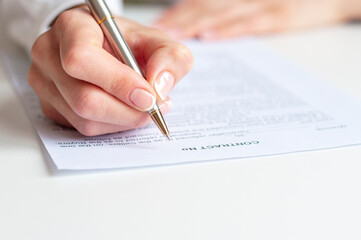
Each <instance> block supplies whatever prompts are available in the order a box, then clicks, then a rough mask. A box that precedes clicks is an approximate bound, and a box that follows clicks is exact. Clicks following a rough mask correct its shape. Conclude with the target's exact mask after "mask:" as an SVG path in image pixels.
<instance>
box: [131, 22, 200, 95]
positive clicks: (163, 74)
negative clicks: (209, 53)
mask: <svg viewBox="0 0 361 240" xmlns="http://www.w3.org/2000/svg"><path fill="white" fill-rule="evenodd" d="M133 24H135V23H131V22H130V23H129V24H127V26H128V27H127V28H124V36H125V38H126V40H127V42H128V44H129V47H130V48H131V49H133V53H134V55H135V56H136V58H137V59H139V60H140V61H138V62H139V63H140V65H141V66H142V68H143V70H144V73H145V76H146V79H147V81H148V82H149V84H150V85H151V86H153V87H154V89H155V91H156V93H157V96H158V100H164V99H165V98H166V97H167V96H168V93H169V92H170V91H171V89H173V87H174V86H175V85H176V84H177V82H178V81H179V80H180V79H181V78H182V77H183V76H184V75H185V74H187V73H188V72H189V71H190V69H191V68H192V66H193V55H192V53H191V52H190V50H189V49H188V48H187V47H185V46H184V45H182V44H180V43H178V42H176V41H174V40H172V39H170V38H169V37H168V36H167V35H166V34H164V33H163V32H162V31H160V30H157V29H152V28H142V27H141V26H140V25H133ZM139 29H141V30H139Z"/></svg>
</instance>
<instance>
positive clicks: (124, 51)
mask: <svg viewBox="0 0 361 240" xmlns="http://www.w3.org/2000/svg"><path fill="white" fill-rule="evenodd" d="M85 2H86V4H87V5H88V7H89V9H90V11H91V12H92V14H93V17H94V18H95V20H96V21H97V22H98V24H99V25H100V27H101V29H102V30H103V33H104V35H105V37H106V38H107V40H108V41H109V43H110V45H111V47H112V49H113V51H114V53H115V54H116V55H117V57H118V59H119V60H120V61H122V62H123V63H125V64H127V65H128V66H129V67H131V68H132V69H134V71H136V72H137V73H138V74H139V75H141V76H142V77H143V78H145V76H144V74H143V72H142V70H141V69H140V68H139V66H138V63H137V61H136V60H135V58H134V56H133V54H132V52H131V51H130V49H129V46H128V44H127V43H126V42H125V40H124V37H123V35H122V34H121V32H120V30H119V28H118V26H117V24H116V23H115V21H114V19H113V18H114V17H113V15H112V14H111V12H110V10H109V7H108V6H107V4H106V3H105V1H104V0H85ZM148 114H149V116H150V117H151V118H152V120H153V121H154V123H155V124H156V125H157V126H158V128H159V130H160V131H161V132H162V134H163V135H164V136H166V137H167V138H168V139H170V138H169V130H168V127H167V125H166V123H165V121H164V118H163V115H162V113H161V111H160V109H159V106H158V104H157V103H156V104H155V105H154V108H153V109H151V110H149V111H148Z"/></svg>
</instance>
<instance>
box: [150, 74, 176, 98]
mask: <svg viewBox="0 0 361 240" xmlns="http://www.w3.org/2000/svg"><path fill="white" fill-rule="evenodd" d="M173 85H174V77H173V75H172V74H170V72H168V71H164V72H161V73H160V74H159V75H158V77H157V79H156V80H155V82H154V89H155V91H156V92H157V94H158V96H159V97H160V99H162V100H164V99H166V97H167V96H168V94H169V92H170V91H171V90H172V88H173Z"/></svg>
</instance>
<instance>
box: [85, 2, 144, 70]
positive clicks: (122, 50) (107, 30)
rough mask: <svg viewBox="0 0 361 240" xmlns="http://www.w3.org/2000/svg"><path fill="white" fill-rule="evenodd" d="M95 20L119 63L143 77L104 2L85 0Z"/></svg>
mask: <svg viewBox="0 0 361 240" xmlns="http://www.w3.org/2000/svg"><path fill="white" fill-rule="evenodd" d="M85 2H86V4H87V5H88V7H89V9H90V11H91V12H92V14H93V16H94V18H95V20H96V21H97V22H98V24H99V25H100V27H101V28H102V30H103V33H104V35H105V37H106V39H107V40H108V42H109V44H110V46H111V47H112V49H113V51H114V53H115V54H116V56H117V57H118V59H119V60H120V61H122V62H123V63H125V64H126V65H128V66H129V67H131V68H132V69H133V70H134V71H136V72H137V73H138V74H139V75H141V76H142V77H144V74H143V72H142V70H141V69H140V67H139V65H138V63H137V61H136V60H135V58H134V56H133V54H132V52H131V51H130V49H129V46H128V44H127V43H126V41H125V39H124V37H123V35H122V34H121V32H120V30H119V28H118V26H117V24H116V22H115V21H114V20H113V15H112V13H111V12H110V10H109V7H108V6H107V4H106V2H105V1H104V0H85Z"/></svg>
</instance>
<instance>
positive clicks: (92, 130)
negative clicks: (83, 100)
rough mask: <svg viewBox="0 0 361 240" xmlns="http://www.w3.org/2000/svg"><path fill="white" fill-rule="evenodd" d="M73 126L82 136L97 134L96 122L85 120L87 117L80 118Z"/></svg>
mask: <svg viewBox="0 0 361 240" xmlns="http://www.w3.org/2000/svg"><path fill="white" fill-rule="evenodd" d="M76 125H77V126H75V128H76V130H78V132H80V133H81V134H83V135H84V136H89V137H90V136H95V135H97V126H96V122H93V121H90V120H87V119H81V120H79V121H78V123H77V124H76Z"/></svg>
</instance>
